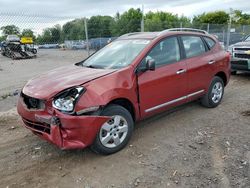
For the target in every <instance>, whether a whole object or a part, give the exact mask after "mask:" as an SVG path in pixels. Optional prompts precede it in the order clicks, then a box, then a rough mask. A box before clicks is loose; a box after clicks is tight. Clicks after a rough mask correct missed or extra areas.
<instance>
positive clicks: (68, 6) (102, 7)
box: [0, 0, 250, 33]
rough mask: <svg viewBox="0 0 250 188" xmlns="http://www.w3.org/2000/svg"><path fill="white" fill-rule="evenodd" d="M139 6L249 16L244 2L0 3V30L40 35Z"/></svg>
mask: <svg viewBox="0 0 250 188" xmlns="http://www.w3.org/2000/svg"><path fill="white" fill-rule="evenodd" d="M142 4H144V8H145V12H148V11H168V12H172V13H174V14H178V15H185V16H188V17H192V16H193V15H197V14H201V13H203V12H208V11H214V10H225V11H229V8H233V9H240V10H243V11H244V12H247V13H250V4H249V2H248V1H246V0H238V1H235V0H222V1H218V0H208V1H200V0H175V1H172V0H154V1H152V0H137V1H135V0H123V1H122V0H105V1H100V0H40V1H38V0H24V1H21V2H20V1H19V0H0V27H1V26H3V25H7V24H15V25H17V26H18V27H20V28H31V29H34V30H35V31H36V32H37V33H40V32H41V31H42V29H43V28H45V27H48V26H53V25H55V24H58V23H65V22H66V21H67V20H69V19H74V18H80V17H90V16H93V15H111V16H113V15H115V13H116V12H118V11H119V12H124V11H126V10H127V9H129V8H140V7H141V6H142ZM27 15H29V16H27Z"/></svg>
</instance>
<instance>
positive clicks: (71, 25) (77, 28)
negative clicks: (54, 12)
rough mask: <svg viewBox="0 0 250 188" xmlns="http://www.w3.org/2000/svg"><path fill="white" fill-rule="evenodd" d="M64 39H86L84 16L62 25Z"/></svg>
mask: <svg viewBox="0 0 250 188" xmlns="http://www.w3.org/2000/svg"><path fill="white" fill-rule="evenodd" d="M62 39H63V40H83V39H85V29H84V18H82V19H75V20H73V21H70V22H67V23H66V24H64V25H63V27H62Z"/></svg>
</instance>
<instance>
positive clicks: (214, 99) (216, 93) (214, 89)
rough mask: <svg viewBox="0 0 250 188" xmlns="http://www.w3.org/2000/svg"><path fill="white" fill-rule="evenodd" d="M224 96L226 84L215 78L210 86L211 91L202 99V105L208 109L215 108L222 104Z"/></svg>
mask: <svg viewBox="0 0 250 188" xmlns="http://www.w3.org/2000/svg"><path fill="white" fill-rule="evenodd" d="M223 95H224V82H223V80H222V79H221V78H220V77H218V76H215V77H214V78H213V80H212V82H211V84H210V87H209V90H208V92H207V93H206V95H204V96H203V97H202V99H201V104H202V105H203V106H205V107H208V108H215V107H216V106H218V105H219V104H220V103H221V100H222V97H223Z"/></svg>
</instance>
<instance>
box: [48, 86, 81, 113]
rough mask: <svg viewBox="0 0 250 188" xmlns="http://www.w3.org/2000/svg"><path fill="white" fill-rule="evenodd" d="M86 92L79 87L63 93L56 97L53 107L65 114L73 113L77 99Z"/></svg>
mask: <svg viewBox="0 0 250 188" xmlns="http://www.w3.org/2000/svg"><path fill="white" fill-rule="evenodd" d="M85 91H86V89H85V88H84V87H81V86H77V87H74V88H70V89H67V90H64V91H62V92H61V93H59V94H57V95H56V96H55V97H54V100H53V102H52V105H53V107H54V108H56V109H58V110H60V111H63V112H72V111H73V110H74V107H75V104H76V101H77V99H78V98H79V97H80V95H81V94H83V93H84V92H85Z"/></svg>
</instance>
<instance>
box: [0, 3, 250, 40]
mask: <svg viewBox="0 0 250 188" xmlns="http://www.w3.org/2000/svg"><path fill="white" fill-rule="evenodd" d="M233 13H234V14H233V18H232V23H234V24H244V25H250V14H246V13H243V12H242V11H240V10H234V11H233ZM229 17H230V15H229V14H228V13H227V12H225V11H214V12H208V13H203V14H200V15H197V16H194V17H193V19H192V20H191V19H190V18H188V17H186V16H178V15H177V14H173V13H169V12H163V11H159V12H148V13H147V14H145V15H144V16H143V19H144V30H145V31H161V30H164V29H168V28H173V27H194V26H195V27H198V28H201V29H206V28H204V27H206V26H205V25H206V24H207V23H209V24H227V23H228V21H229ZM84 19H85V18H82V19H75V20H73V21H70V22H67V23H65V24H64V25H62V26H61V25H55V26H54V27H51V28H46V29H44V31H43V33H42V34H39V35H38V36H35V35H34V32H33V31H32V30H31V29H23V30H22V31H20V29H19V28H18V27H17V26H15V25H8V26H4V27H1V28H0V29H1V30H2V33H3V36H1V37H0V40H1V39H2V40H3V39H4V38H5V37H6V36H7V35H10V34H16V35H19V36H28V37H33V39H34V41H35V42H36V43H38V44H42V43H62V42H64V41H65V40H85V29H84ZM141 21H142V11H141V10H140V9H134V8H131V9H129V10H128V11H126V12H124V13H122V14H120V13H116V15H115V16H114V17H111V16H100V15H99V16H92V17H90V18H89V19H87V27H88V35H89V38H98V37H115V36H120V35H122V34H125V33H129V32H139V31H141Z"/></svg>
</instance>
